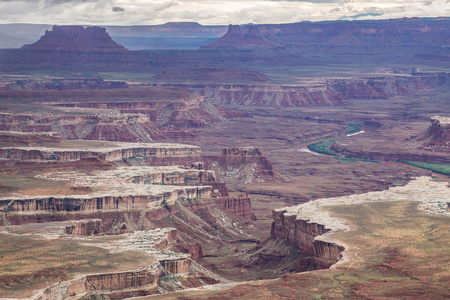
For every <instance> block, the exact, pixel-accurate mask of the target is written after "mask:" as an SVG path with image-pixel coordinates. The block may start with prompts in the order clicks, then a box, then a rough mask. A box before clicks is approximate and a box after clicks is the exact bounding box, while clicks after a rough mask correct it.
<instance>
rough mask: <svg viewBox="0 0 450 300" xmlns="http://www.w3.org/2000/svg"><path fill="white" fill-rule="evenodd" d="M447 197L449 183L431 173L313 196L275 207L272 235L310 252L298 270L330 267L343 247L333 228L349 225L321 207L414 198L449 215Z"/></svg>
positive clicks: (434, 212) (335, 261)
mask: <svg viewBox="0 0 450 300" xmlns="http://www.w3.org/2000/svg"><path fill="white" fill-rule="evenodd" d="M449 197H450V189H449V188H448V183H446V182H434V181H432V180H431V178H430V177H419V178H416V179H415V180H413V181H411V182H409V183H408V184H407V185H405V186H398V187H392V188H389V189H388V190H384V191H379V192H370V193H365V194H355V195H350V196H343V197H336V198H324V199H318V200H313V201H309V202H307V203H303V204H300V205H297V206H293V207H286V208H283V209H276V210H274V211H273V220H274V222H273V223H272V230H271V237H273V238H283V239H284V240H285V241H286V242H287V243H288V244H294V245H296V246H297V247H298V248H299V250H300V251H301V252H302V253H306V254H310V255H311V257H306V258H301V259H300V261H299V265H298V269H299V270H302V271H306V270H310V269H323V268H329V267H330V266H331V265H333V264H335V263H337V262H338V261H339V260H340V258H341V257H342V255H341V253H342V252H343V251H344V250H345V248H344V247H343V246H341V245H339V244H337V243H335V239H334V238H333V232H335V231H336V232H337V231H348V230H350V227H349V225H348V224H346V223H345V222H344V221H343V220H340V219H337V218H334V217H331V216H330V215H329V214H328V213H327V212H326V211H325V210H324V208H323V207H326V206H338V205H344V206H345V205H355V204H364V203H369V202H385V201H417V202H420V207H421V208H422V209H424V210H425V211H427V212H430V213H433V214H437V215H449V212H448V211H447V207H448V204H447V202H446V201H447V199H448V198H449ZM355 258H356V257H355ZM358 259H359V258H358Z"/></svg>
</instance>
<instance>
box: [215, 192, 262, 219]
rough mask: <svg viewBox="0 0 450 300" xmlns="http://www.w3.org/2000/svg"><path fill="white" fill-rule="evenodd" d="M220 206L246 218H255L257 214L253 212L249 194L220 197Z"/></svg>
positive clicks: (218, 202)
mask: <svg viewBox="0 0 450 300" xmlns="http://www.w3.org/2000/svg"><path fill="white" fill-rule="evenodd" d="M217 204H218V206H219V207H220V208H221V209H223V210H225V211H228V212H230V213H232V214H233V215H236V216H241V217H244V218H246V219H250V220H254V219H255V215H254V214H253V213H252V210H251V208H252V203H251V201H250V198H249V197H248V195H238V196H236V197H226V198H220V199H219V200H218V201H217Z"/></svg>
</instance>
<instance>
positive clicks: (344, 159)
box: [334, 157, 380, 164]
mask: <svg viewBox="0 0 450 300" xmlns="http://www.w3.org/2000/svg"><path fill="white" fill-rule="evenodd" d="M334 159H335V160H337V161H339V162H341V163H353V162H358V161H362V162H368V163H374V164H379V163H380V162H379V161H376V160H370V159H364V158H338V157H334Z"/></svg>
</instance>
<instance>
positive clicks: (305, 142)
mask: <svg viewBox="0 0 450 300" xmlns="http://www.w3.org/2000/svg"><path fill="white" fill-rule="evenodd" d="M332 137H333V135H327V136H324V137H318V138H315V139H312V140H308V141H304V142H300V143H298V144H295V145H292V146H291V148H294V147H297V146H300V145H303V144H308V143H311V142H315V141H320V140H324V139H329V138H332Z"/></svg>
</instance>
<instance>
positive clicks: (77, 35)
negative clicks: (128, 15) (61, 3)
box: [22, 25, 128, 53]
mask: <svg viewBox="0 0 450 300" xmlns="http://www.w3.org/2000/svg"><path fill="white" fill-rule="evenodd" d="M22 50H24V51H42V52H45V51H57V52H94V53H95V52H99V53H117V52H128V50H127V49H125V48H124V47H123V46H121V45H119V44H117V43H116V42H114V41H113V40H112V39H111V37H110V36H109V34H108V33H107V32H106V29H105V28H101V27H86V28H84V27H83V26H66V25H64V26H58V25H55V26H53V28H52V30H50V31H49V30H46V31H45V34H44V35H43V36H42V37H41V38H40V39H39V41H37V42H36V43H34V44H31V45H25V46H23V47H22Z"/></svg>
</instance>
